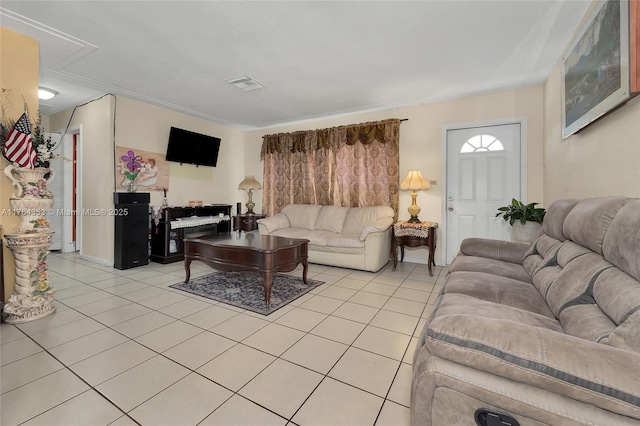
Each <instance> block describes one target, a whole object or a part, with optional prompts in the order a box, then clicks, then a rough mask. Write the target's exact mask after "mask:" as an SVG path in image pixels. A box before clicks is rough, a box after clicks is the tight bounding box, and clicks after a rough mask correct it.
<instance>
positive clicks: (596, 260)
mask: <svg viewBox="0 0 640 426" xmlns="http://www.w3.org/2000/svg"><path fill="white" fill-rule="evenodd" d="M639 280H640V200H638V199H629V198H623V197H603V198H591V199H585V200H582V201H577V200H563V201H557V202H554V203H553V204H552V205H551V206H550V207H549V209H548V213H547V215H546V217H545V219H544V223H543V225H542V229H541V230H540V232H539V233H538V237H537V239H536V240H535V242H534V243H533V244H531V245H526V244H522V243H512V242H504V241H492V240H483V239H476V238H472V239H467V240H465V241H463V243H462V245H461V249H460V253H459V255H458V256H457V257H456V258H455V259H454V261H453V262H452V263H451V265H450V272H449V275H448V277H447V279H446V281H445V284H444V287H443V290H442V293H441V295H440V296H439V298H438V300H437V302H436V306H435V307H434V310H433V312H432V313H431V315H430V317H429V318H428V320H427V322H426V324H425V327H424V329H423V331H422V333H421V336H420V338H419V341H418V343H417V347H416V351H415V354H414V364H413V382H412V388H411V416H412V423H413V424H414V425H438V426H439V425H474V424H475V420H474V416H476V415H477V416H479V417H480V422H479V423H478V424H489V425H500V424H514V423H512V419H515V420H516V421H518V422H519V424H520V425H521V426H524V425H541V424H546V425H577V424H581V425H582V424H585V425H603V426H604V425H617V426H620V425H639V424H640V282H639ZM478 410H481V411H478ZM482 410H484V411H482ZM490 412H494V413H493V414H492V413H490ZM508 416H510V417H511V418H509V417H508ZM483 422H484V423H483ZM501 422H504V423H501Z"/></svg>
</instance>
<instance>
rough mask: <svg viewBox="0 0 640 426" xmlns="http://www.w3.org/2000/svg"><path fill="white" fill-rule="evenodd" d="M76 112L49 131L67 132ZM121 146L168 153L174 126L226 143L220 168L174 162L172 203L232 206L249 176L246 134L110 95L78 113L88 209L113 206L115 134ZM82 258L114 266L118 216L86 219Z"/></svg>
mask: <svg viewBox="0 0 640 426" xmlns="http://www.w3.org/2000/svg"><path fill="white" fill-rule="evenodd" d="M70 115H71V109H70V110H67V111H64V112H61V113H59V114H56V115H53V116H51V117H49V129H50V130H51V131H58V130H61V129H64V128H65V127H66V125H67V123H68V121H69V117H70ZM114 116H115V117H116V123H115V145H117V146H125V147H130V148H137V149H141V150H144V151H151V152H158V153H161V154H163V155H164V153H165V152H166V150H167V142H168V139H169V129H170V128H171V126H175V127H180V128H184V129H187V130H191V131H194V132H198V133H204V134H208V135H212V136H216V137H219V138H221V139H222V142H221V145H220V155H219V157H218V166H217V167H215V168H212V167H196V166H192V165H182V166H181V165H180V164H178V163H170V178H169V192H168V194H167V198H168V201H169V204H170V205H175V206H183V205H186V204H187V203H188V201H189V200H196V199H197V200H202V201H203V202H204V203H223V204H232V203H234V202H235V200H236V198H237V197H238V194H237V193H238V190H237V185H238V183H239V182H240V181H241V180H242V178H243V177H244V174H243V173H244V171H243V170H242V169H243V166H242V164H243V158H244V133H243V132H241V131H239V130H235V129H231V128H228V127H225V126H222V125H220V124H216V123H212V122H208V121H205V120H202V119H198V118H194V117H190V116H187V115H185V114H181V113H177V112H174V111H170V110H167V109H163V108H159V107H155V106H152V105H148V104H145V103H142V102H138V101H134V100H131V99H127V98H123V97H120V96H119V97H118V98H117V101H116V100H115V99H114V98H113V96H106V97H104V98H102V99H100V100H97V101H94V102H91V103H89V104H88V105H85V106H83V107H80V108H78V109H76V112H75V114H74V117H73V120H72V122H71V125H70V128H72V129H73V128H74V127H77V126H80V127H81V138H82V141H81V145H82V146H81V158H82V160H81V164H82V173H81V175H82V183H81V185H82V188H81V193H82V208H83V209H109V208H112V207H113V192H114V188H115V183H114V164H115V155H114V133H113V128H114V126H113V117H114ZM161 201H162V193H161V192H160V191H152V192H151V204H152V205H160V203H161ZM81 220H82V248H81V254H82V255H83V256H84V257H85V258H88V259H91V260H94V261H97V262H100V263H104V264H113V243H114V238H113V235H114V218H113V217H109V216H83V217H82V219H81Z"/></svg>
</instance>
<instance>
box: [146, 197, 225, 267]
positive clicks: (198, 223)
mask: <svg viewBox="0 0 640 426" xmlns="http://www.w3.org/2000/svg"><path fill="white" fill-rule="evenodd" d="M220 215H222V217H220ZM159 216H160V217H159V218H156V220H152V221H151V260H152V261H154V262H158V263H172V262H179V261H181V260H184V239H185V238H195V237H198V236H201V235H206V234H215V233H228V232H231V217H230V216H231V206H230V205H228V204H210V205H206V206H202V207H164V208H162V209H161V211H160V213H159Z"/></svg>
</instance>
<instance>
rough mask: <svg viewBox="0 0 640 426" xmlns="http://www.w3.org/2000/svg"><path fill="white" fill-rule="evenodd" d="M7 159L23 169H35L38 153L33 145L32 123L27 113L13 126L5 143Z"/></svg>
mask: <svg viewBox="0 0 640 426" xmlns="http://www.w3.org/2000/svg"><path fill="white" fill-rule="evenodd" d="M4 150H5V157H7V160H9V161H12V162H16V163H18V164H20V165H21V166H22V167H29V168H31V169H33V167H34V163H35V161H36V151H35V150H34V149H33V146H32V145H31V123H30V122H29V118H28V117H27V114H26V113H23V114H22V116H21V117H20V119H19V120H18V121H17V122H16V125H15V126H13V129H11V132H9V135H8V136H7V140H6V141H5V143H4Z"/></svg>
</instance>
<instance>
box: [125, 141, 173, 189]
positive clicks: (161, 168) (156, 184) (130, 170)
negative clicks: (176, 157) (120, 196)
mask: <svg viewBox="0 0 640 426" xmlns="http://www.w3.org/2000/svg"><path fill="white" fill-rule="evenodd" d="M115 160H116V161H115V164H116V170H115V179H116V189H117V191H124V190H127V189H128V188H129V187H130V185H131V183H132V182H133V183H134V184H135V186H136V187H137V189H138V190H139V191H161V190H163V189H168V188H169V163H168V162H167V161H166V160H165V159H164V154H160V153H157V152H150V151H143V150H141V149H137V148H128V147H124V146H116V159H115Z"/></svg>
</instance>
